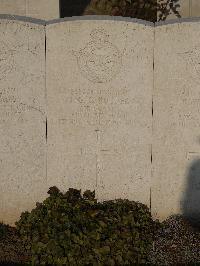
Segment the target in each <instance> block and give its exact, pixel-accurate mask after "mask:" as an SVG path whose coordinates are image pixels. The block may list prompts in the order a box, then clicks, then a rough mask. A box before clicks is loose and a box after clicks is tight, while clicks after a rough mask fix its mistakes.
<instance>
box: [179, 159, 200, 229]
mask: <svg viewBox="0 0 200 266" xmlns="http://www.w3.org/2000/svg"><path fill="white" fill-rule="evenodd" d="M181 211H182V215H183V217H184V218H185V219H186V220H187V221H188V222H189V224H190V225H191V226H192V227H193V228H194V229H196V230H197V231H200V159H195V160H193V161H192V163H191V164H190V166H189V171H188V174H187V183H186V191H185V192H184V194H183V198H182V201H181Z"/></svg>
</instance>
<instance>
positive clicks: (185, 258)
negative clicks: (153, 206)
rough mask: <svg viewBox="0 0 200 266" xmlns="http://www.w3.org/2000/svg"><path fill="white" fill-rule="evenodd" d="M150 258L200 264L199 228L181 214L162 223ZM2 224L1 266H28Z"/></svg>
mask: <svg viewBox="0 0 200 266" xmlns="http://www.w3.org/2000/svg"><path fill="white" fill-rule="evenodd" d="M162 223H163V224H164V228H163V229H161V230H158V231H157V233H156V235H155V241H154V242H153V245H152V249H151V251H150V253H149V255H148V263H147V264H150V265H153V264H154V265H170V264H171V265H181V264H184V265H185V264H187V265H200V229H199V228H197V227H196V228H195V227H193V226H191V224H190V223H189V222H188V221H187V220H186V219H184V218H183V216H181V215H174V216H170V217H169V218H168V219H166V220H165V221H163V222H162ZM5 228H6V227H5V224H0V262H1V264H0V265H25V263H26V262H27V260H28V258H29V256H31V254H30V253H27V252H26V250H25V247H23V246H22V244H21V241H20V239H19V236H18V234H17V232H16V229H15V227H11V226H7V230H6V231H5Z"/></svg>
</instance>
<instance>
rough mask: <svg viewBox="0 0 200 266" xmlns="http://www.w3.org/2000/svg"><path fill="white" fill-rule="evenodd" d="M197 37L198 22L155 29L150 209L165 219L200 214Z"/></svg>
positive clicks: (199, 36)
mask: <svg viewBox="0 0 200 266" xmlns="http://www.w3.org/2000/svg"><path fill="white" fill-rule="evenodd" d="M199 40H200V22H199V21H195V20H194V21H191V22H189V21H188V22H181V23H178V22H176V23H173V24H166V25H159V23H158V24H157V26H156V28H155V50H154V51H155V52H154V54H155V64H154V66H155V69H154V78H155V81H154V91H153V106H154V108H153V161H152V162H153V179H152V189H151V192H152V194H151V208H152V215H153V217H155V218H159V219H160V220H161V221H162V220H164V219H166V218H167V217H168V216H169V215H172V214H178V213H180V214H183V215H186V216H191V217H192V216H196V217H197V216H198V215H199V213H200V210H199V201H200V197H199V183H200V171H199V169H200V165H199V159H200V134H199V129H200V90H199V85H200V76H199V73H200V67H199V63H200V47H199ZM191 196H192V197H191Z"/></svg>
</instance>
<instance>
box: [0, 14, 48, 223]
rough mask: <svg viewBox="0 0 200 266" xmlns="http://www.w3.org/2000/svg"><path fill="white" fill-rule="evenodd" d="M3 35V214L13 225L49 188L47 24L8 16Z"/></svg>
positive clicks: (1, 29) (0, 142)
mask: <svg viewBox="0 0 200 266" xmlns="http://www.w3.org/2000/svg"><path fill="white" fill-rule="evenodd" d="M0 40H1V41H0V150H1V152H0V178H1V186H0V219H1V220H2V219H3V221H4V222H6V223H7V222H9V224H11V225H14V222H15V221H16V220H17V219H19V218H20V214H21V212H22V211H25V210H31V209H32V208H33V207H35V203H36V201H39V200H41V199H42V198H45V197H46V196H45V194H46V192H47V191H46V187H45V185H46V183H45V182H46V147H45V145H46V139H45V133H46V107H45V106H46V102H45V29H44V26H42V25H36V24H33V23H28V22H23V21H17V20H13V21H9V20H6V19H3V20H1V21H0ZM44 187H45V188H44Z"/></svg>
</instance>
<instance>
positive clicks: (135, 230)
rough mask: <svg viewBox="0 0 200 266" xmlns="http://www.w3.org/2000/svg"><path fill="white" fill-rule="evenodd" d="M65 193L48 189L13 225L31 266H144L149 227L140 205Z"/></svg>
mask: <svg viewBox="0 0 200 266" xmlns="http://www.w3.org/2000/svg"><path fill="white" fill-rule="evenodd" d="M80 192H81V190H77V189H73V188H69V191H67V192H66V193H65V194H63V193H61V192H60V191H59V189H58V188H57V187H55V186H54V187H51V188H50V189H49V191H48V194H49V195H50V196H49V197H48V198H47V199H46V200H44V202H43V203H38V202H37V203H36V208H35V209H33V210H32V211H31V212H30V213H29V212H28V211H25V212H23V213H22V214H21V217H20V220H19V221H18V222H16V223H15V224H16V229H17V231H18V233H19V236H20V238H21V241H22V243H23V244H24V246H25V247H26V249H28V250H29V251H31V254H32V256H31V261H30V262H29V263H31V264H32V265H37V264H40V265H47V264H50V265H63V264H65V265H70V266H71V265H130V264H134V263H144V262H145V261H146V258H147V253H148V250H149V248H150V247H151V246H152V242H153V240H154V234H155V231H156V230H157V229H158V228H161V224H160V223H159V221H157V220H156V221H153V220H152V218H151V214H150V211H149V209H148V207H147V206H146V205H144V204H142V203H138V202H134V201H129V200H127V199H125V200H122V199H117V200H115V201H104V202H102V203H100V202H98V203H97V200H96V199H95V191H93V192H91V191H90V190H86V191H85V192H84V193H83V196H81V194H80Z"/></svg>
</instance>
